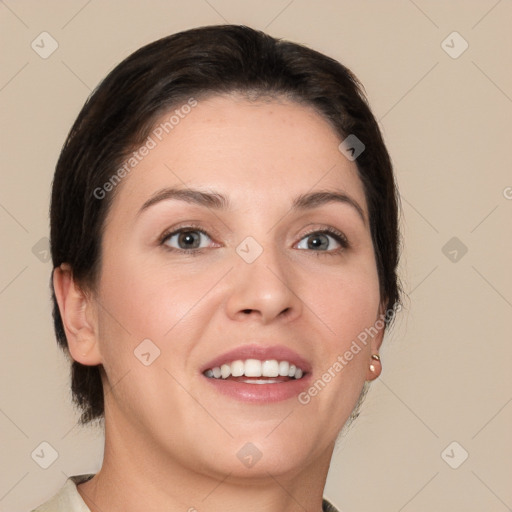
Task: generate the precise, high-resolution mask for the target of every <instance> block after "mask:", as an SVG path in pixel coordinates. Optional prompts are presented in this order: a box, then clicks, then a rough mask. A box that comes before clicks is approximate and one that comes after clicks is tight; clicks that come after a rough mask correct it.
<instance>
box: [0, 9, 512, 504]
mask: <svg viewBox="0 0 512 512" xmlns="http://www.w3.org/2000/svg"><path fill="white" fill-rule="evenodd" d="M226 21H227V22H231V23H244V24H248V25H250V26H253V27H255V28H260V29H264V30H266V31H268V32H269V33H270V34H271V35H274V36H278V37H284V38H288V39H291V40H294V41H298V42H302V43H304V44H307V45H309V46H311V47H313V48H315V49H317V50H320V51H323V52H325V53H327V54H329V55H331V56H333V57H335V58H338V59H339V60H341V61H342V62H343V63H345V64H346V65H347V66H349V67H350V68H351V69H352V70H353V71H354V72H355V73H356V74H357V75H358V76H359V78H360V79H361V80H362V82H363V83H364V84H365V87H366V90H367V93H368V96H369V98H370V102H371V105H372V107H373V110H374V112H375V114H376V116H377V118H378V119H379V122H380V124H381V127H382V130H383V132H384V135H385V138H386V141H387V143H388V146H389V149H390V152H391V154H392V157H393V160H394V164H395V168H396V173H397V179H398V183H399V186H400V191H401V195H402V202H403V231H404V236H405V247H404V255H403V261H402V270H401V275H402V279H403V282H404V287H405V289H406V291H407V292H408V294H409V300H408V302H407V311H406V312H405V313H403V314H402V315H401V317H400V318H399V320H398V322H397V324H396V327H395V329H394V330H393V332H391V333H389V336H388V337H387V339H386V342H385V346H384V349H383V364H384V371H383V374H382V378H381V379H380V380H379V381H378V382H376V383H375V384H374V385H373V388H372V390H371V392H370V394H369V396H368V398H367V401H366V403H365V405H364V407H363V411H362V414H361V417H360V418H359V420H358V421H357V423H356V424H355V425H354V426H353V428H352V429H350V431H349V433H348V434H347V436H346V437H345V438H344V439H343V441H342V442H341V443H340V445H339V447H338V448H337V450H336V452H335V456H334V460H333V464H332V468H331V472H330V475H329V479H328V483H327V488H326V495H327V496H328V497H329V498H331V499H332V501H333V502H334V503H335V504H336V505H337V506H338V507H339V508H340V510H343V511H345V512H349V511H350V512H353V511H367V510H379V511H384V512H387V511H390V512H398V511H405V512H408V511H415V512H422V511H429V512H430V511H432V510H436V511H437V512H445V511H446V512H454V511H462V510H464V511H465V512H471V511H482V510H485V511H490V512H494V511H495V512H501V511H506V510H511V507H512V487H511V486H510V482H511V481H512V442H511V441H512V439H511V434H510V432H511V431H512V430H511V424H512V403H511V402H512V386H511V384H512V372H511V363H512V348H511V346H512V343H511V339H510V338H511V337H510V319H511V317H512V316H511V313H512V310H511V308H512V275H511V274H512V273H511V271H510V263H511V255H512V242H511V236H510V235H511V233H512V231H511V220H512V188H511V187H512V173H511V169H512V165H511V164H512V153H511V151H510V149H511V143H510V136H511V129H510V122H511V118H512V116H511V114H512V72H511V66H510V63H511V62H512V31H511V30H510V27H511V22H512V2H511V1H510V0H501V1H496V0H480V1H476V0H473V1H469V0H464V1H463V0H460V1H445V0H435V1H427V0H415V1H414V2H413V1H412V0H410V1H408V0H393V1H377V0H375V1H372V2H371V1H363V2H355V1H349V0H342V1H327V0H324V1H304V0H292V1H290V0H276V1H271V0H257V1H253V0H251V1H235V0H193V1H187V2H185V1H157V0H145V1H144V2H134V1H132V2H126V1H121V0H118V1H108V2H105V1H99V0H92V1H89V2H87V1H85V0H77V1H67V2H58V1H56V0H55V1H46V2H40V1H35V0H32V1H21V0H20V1H18V2H15V1H14V0H5V1H2V2H0V44H1V47H2V51H1V56H0V59H1V65H0V109H1V112H2V117H1V119H2V122H1V128H0V129H1V133H0V140H1V144H2V151H1V152H0V169H1V186H0V223H1V230H2V231H1V233H2V235H1V237H2V248H3V249H2V252H1V274H0V307H1V323H0V325H1V347H2V357H1V358H0V367H1V371H0V390H1V392H0V393H1V397H0V431H1V443H0V450H1V455H0V460H1V466H2V467H1V472H0V510H2V511H12V512H21V511H27V510H30V509H31V507H33V506H35V505H37V504H39V503H40V502H42V501H44V500H46V499H47V498H48V497H49V496H51V495H52V494H54V493H55V492H56V491H57V489H58V488H59V487H60V486H61V485H62V484H63V482H64V481H65V479H66V476H67V475H72V474H79V473H85V472H91V471H96V470H97V469H98V468H99V464H100V461H101V453H102V440H101V432H99V431H98V430H95V429H92V428H86V429H83V428H78V427H76V420H77V416H76V415H75V413H74V412H73V409H72V407H71V405H70V394H69V391H68V369H67V363H66V361H65V359H64V357H63V356H62V354H61V353H60V351H59V350H58V349H57V347H56V343H55V341H54V338H53V331H52V323H51V316H50V311H51V310H50V301H49V290H48V282H49V275H50V270H51V266H50V263H49V262H48V261H45V258H46V252H45V237H47V236H48V220H47V210H48V202H49V201H48V200H49V192H50V182H51V179H52V174H53V168H54V165H55V162H56V159H57V156H58V153H59V150H60V147H61V145H62V143H63V141H64V138H65V136H66V134H67V132H68V130H69V128H70V126H71V123H72V121H73V120H74V119H75V117H76V115H77V114H78V111H79V109H80V108H81V106H82V104H83V103H84V101H85V99H86V98H87V96H88V94H89V93H90V92H91V90H92V89H93V88H94V87H95V85H96V84H97V83H98V82H99V81H100V80H101V79H102V78H103V77H104V76H105V74H106V73H107V72H108V71H109V70H110V69H111V68H112V67H113V66H114V65H116V64H117V63H118V62H119V61H120V60H121V59H122V58H124V57H125V56H127V55H128V54H129V53H131V52H132V51H134V50H135V49H137V48H138V47H140V46H141V45H143V44H145V43H148V42H150V41H152V40H154V39H157V38H159V37H162V36H165V35H168V34H170V33H173V32H177V31H180V30H183V29H187V28H191V27H195V26H201V25H207V24H217V23H223V22H226ZM43 31H47V32H48V33H49V34H51V36H52V37H53V38H54V39H55V40H56V41H57V43H58V45H59V46H58V49H57V50H56V51H55V52H54V53H53V54H52V55H50V56H49V57H48V58H46V59H43V58H41V57H40V56H39V55H38V53H36V52H35V51H34V50H33V49H32V48H31V43H32V41H34V40H35V41H36V43H37V42H38V41H40V39H41V38H40V37H39V38H38V36H39V34H40V33H41V32H43ZM453 31H457V32H458V33H459V34H460V36H461V37H462V38H463V40H464V41H467V43H468V44H469V47H468V48H467V50H466V51H465V52H464V53H462V54H461V55H460V56H458V57H457V58H453V56H456V55H457V54H458V53H459V52H460V50H461V49H463V45H464V41H463V40H462V39H460V38H459V36H450V37H449V38H448V39H447V41H446V42H445V43H444V45H442V42H443V41H444V40H445V39H446V38H447V36H449V35H450V34H451V33H452V32H453ZM44 37H47V36H44ZM45 41H46V43H45V48H46V49H48V48H51V47H50V45H49V39H46V40H45ZM39 45H40V46H41V43H40V42H39ZM445 50H446V51H445ZM40 51H42V49H40ZM447 52H449V53H451V54H452V56H450V55H449V53H447ZM453 237H457V240H455V242H454V241H452V242H451V244H455V245H448V247H447V248H445V249H444V250H443V247H444V246H445V244H446V243H447V242H448V241H449V240H450V239H452V238H453ZM41 239H43V240H42V241H41ZM461 244H464V246H465V247H466V248H467V253H466V254H464V255H463V254H462V251H461V247H462V245H461ZM453 251H455V252H453ZM445 254H446V255H445ZM454 258H456V261H451V259H454ZM43 441H45V442H47V443H49V444H50V445H51V446H52V447H53V448H54V449H55V450H56V451H57V452H58V458H57V459H56V461H55V462H54V463H53V464H52V465H51V466H50V467H49V468H48V469H43V468H42V467H40V466H39V465H38V464H37V463H36V461H35V460H34V459H33V458H32V457H31V453H40V448H39V449H38V447H39V445H40V443H41V442H43ZM453 441H456V442H457V443H458V444H457V445H452V446H451V447H450V448H449V449H448V450H447V451H446V452H444V453H445V455H444V459H443V457H442V456H441V454H442V452H443V451H444V450H445V448H447V447H448V446H449V445H450V443H452V442H453ZM34 450H35V452H34ZM38 450H39V451H38ZM465 451H467V452H468V453H469V457H468V458H467V460H465V461H464V462H463V463H462V464H461V465H460V466H459V467H458V468H457V469H453V468H452V467H450V465H448V463H447V462H446V461H448V462H449V463H450V464H451V465H452V466H456V465H457V464H460V462H461V461H462V460H463V455H464V453H465ZM46 453H48V450H47V452H46ZM34 458H35V459H37V457H35V456H34Z"/></svg>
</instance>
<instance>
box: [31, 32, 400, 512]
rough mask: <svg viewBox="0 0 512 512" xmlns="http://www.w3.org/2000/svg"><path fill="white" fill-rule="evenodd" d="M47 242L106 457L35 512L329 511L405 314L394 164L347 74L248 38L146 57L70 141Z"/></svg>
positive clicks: (153, 51) (61, 330)
mask: <svg viewBox="0 0 512 512" xmlns="http://www.w3.org/2000/svg"><path fill="white" fill-rule="evenodd" d="M51 244H52V245H51V247H52V257H53V263H54V272H53V283H52V284H53V290H54V297H53V298H54V319H55V329H56V334H57V340H58V342H59V343H60V345H61V346H62V347H63V348H64V349H65V351H66V352H67V353H69V355H70V358H71V360H72V390H73V396H74V400H75V402H76V404H77V405H78V406H79V407H80V408H81V411H82V418H81V421H82V422H83V423H87V422H89V421H92V420H97V419H102V418H104V425H105V454H104V460H103V465H102V467H101V470H100V471H99V472H98V473H97V474H96V475H77V476H75V477H72V478H70V479H68V481H67V482H66V485H65V486H64V488H63V489H62V490H61V491H60V493H59V494H58V495H57V496H56V497H55V498H54V499H53V500H51V501H50V502H48V503H47V504H46V505H43V506H41V507H40V508H38V509H37V510H38V511H45V510H52V511H61V510H62V511H64V510H66V511H67V512H70V511H78V510H80V511H88V510H90V511H92V512H101V511H105V512H106V511H108V512H116V511H121V510H122V511H123V512H130V511H132V510H133V511H135V510H137V511H139V510H146V511H159V512H160V511H162V510H169V511H171V510H189V511H194V510H198V511H201V512H203V511H217V510H245V511H262V510H265V511H283V510H286V511H295V510H308V511H320V510H335V509H334V507H333V506H332V505H330V504H328V503H327V502H326V501H325V500H323V499H322V494H323V489H324V485H325V481H326V477H327V472H328V468H329V463H330V459H331V456H332V452H333V448H334V444H335V441H336V438H337V436H338V434H339V433H340V431H341V430H342V428H343V426H344V425H346V424H347V422H348V421H350V419H351V418H353V417H354V416H355V415H356V413H357V406H358V405H359V403H360V401H361V398H362V397H363V396H364V392H365V390H366V388H367V384H368V383H369V382H370V381H372V380H374V379H375V378H377V377H378V376H379V374H380V372H381V361H380V357H379V355H378V353H379V348H380V346H381V343H382V338H383V335H384V331H385V327H386V326H387V325H388V324H389V322H390V320H391V319H392V317H393V314H394V311H395V309H394V308H395V306H396V305H397V304H398V303H399V287H398V283H397V276H396V268H397V263H398V228H397V192H396V188H395V183H394V178H393V173H392V168H391V163H390V159H389V156H388V153H387V150H386V148H385V146H384V143H383V140H382V137H381V134H380V132H379V129H378V126H377V123H376V121H375V119H374V117H373V115H372V114H371V112H370V110H369V108H368V106H367V103H366V101H365V99H364V96H363V94H362V92H361V90H360V88H359V86H358V83H357V81H356V79H355V78H354V76H353V75H352V74H351V73H350V72H349V71H348V70H347V69H346V68H345V67H343V66H342V65H341V64H339V63H338V62H336V61H334V60H332V59H330V58H328V57H326V56H324V55H322V54H320V53H317V52H315V51H313V50H310V49H307V48H305V47H302V46H299V45H297V44H293V43H289V42H284V41H279V40H276V39H274V38H272V37H270V36H268V35H266V34H263V33H261V32H258V31H254V30H252V29H249V28H247V27H243V26H229V25H227V26H213V27H204V28H199V29H194V30H189V31H186V32H182V33H179V34H176V35H173V36H170V37H167V38H164V39H161V40H159V41H156V42H154V43H152V44H149V45H148V46H145V47H144V48H142V49H140V50H138V51H137V52H135V53H134V54H133V55H131V56H130V57H128V58H127V59H126V60H125V61H123V62H122V63H121V64H120V65H119V66H117V67H116V68H115V69H114V70H113V71H112V72H111V73H110V74H109V75H108V76H107V77H106V78H105V80H104V81H103V82H102V83H101V84H100V86H99V87H98V88H97V89H96V91H95V92H94V93H93V95H92V96H91V98H90V99H89V100H88V101H87V103H86V105H85V106H84V108H83V109H82V111H81V113H80V114H79V116H78V118H77V120H76V122H75V124H74V126H73V127H72V129H71V132H70V134H69V136H68V139H67V141H66V144H65V145H64V148H63V150H62V154H61V156H60V159H59V162H58V164H57V168H56V173H55V179H54V183H53V192H52V204H51Z"/></svg>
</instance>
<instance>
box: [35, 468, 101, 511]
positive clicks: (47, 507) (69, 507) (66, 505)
mask: <svg viewBox="0 0 512 512" xmlns="http://www.w3.org/2000/svg"><path fill="white" fill-rule="evenodd" d="M93 476H94V475H92V474H87V475H76V476H71V477H69V478H68V479H67V480H66V483H65V484H64V486H63V487H62V488H61V489H60V491H59V492H58V493H57V494H56V495H55V496H54V497H53V498H51V499H50V500H48V501H47V502H46V503H43V504H42V505H40V506H39V507H37V508H36V509H34V510H32V512H91V511H90V510H89V508H88V507H87V505H86V504H85V503H84V500H83V499H82V497H81V496H80V494H79V492H78V490H77V488H76V486H77V485H78V484H80V483H82V482H86V481H87V480H90V479H91V478H92V477H93Z"/></svg>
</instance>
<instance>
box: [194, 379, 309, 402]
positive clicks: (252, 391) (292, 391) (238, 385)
mask: <svg viewBox="0 0 512 512" xmlns="http://www.w3.org/2000/svg"><path fill="white" fill-rule="evenodd" d="M309 377H310V375H305V376H303V377H302V378H301V379H292V380H289V381H286V382H277V383H275V384H247V383H246V382H237V381H234V380H227V379H226V380H225V379H212V378H210V377H206V376H203V378H205V379H206V380H207V381H208V382H209V383H210V384H211V385H212V386H214V387H215V389H216V390H217V391H218V392H219V393H223V394H224V395H227V396H229V397H231V398H234V399H235V400H239V401H241V402H250V403H261V404H263V403H272V402H281V401H283V400H289V399H290V398H294V397H297V396H298V395H299V394H300V393H301V392H302V391H304V390H305V389H306V388H307V386H308V382H309V380H310V379H309Z"/></svg>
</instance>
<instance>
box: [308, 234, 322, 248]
mask: <svg viewBox="0 0 512 512" xmlns="http://www.w3.org/2000/svg"><path fill="white" fill-rule="evenodd" d="M321 237H323V238H324V239H325V236H324V235H313V236H312V237H311V238H310V242H309V247H310V248H315V249H317V248H319V247H322V246H325V245H326V243H325V240H324V241H322V239H321Z"/></svg>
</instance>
